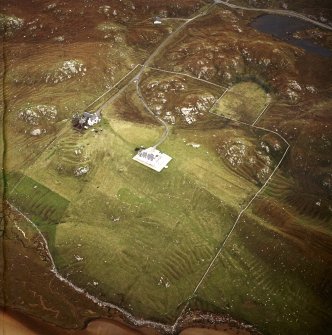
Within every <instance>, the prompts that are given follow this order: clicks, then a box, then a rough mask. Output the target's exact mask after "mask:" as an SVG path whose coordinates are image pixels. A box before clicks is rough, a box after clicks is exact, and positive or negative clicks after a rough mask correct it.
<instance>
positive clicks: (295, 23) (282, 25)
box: [251, 14, 332, 57]
mask: <svg viewBox="0 0 332 335" xmlns="http://www.w3.org/2000/svg"><path fill="white" fill-rule="evenodd" d="M251 26H252V27H253V28H255V29H256V30H258V31H260V32H263V33H266V34H271V35H273V36H274V37H277V38H279V39H281V40H283V41H285V42H287V43H290V44H292V45H295V46H297V47H300V48H302V49H305V50H306V51H308V52H310V53H314V54H316V55H319V56H322V57H332V50H330V49H328V48H325V47H323V46H320V45H318V44H315V43H314V42H312V41H309V40H304V39H297V38H294V37H293V36H292V35H293V33H295V32H297V31H302V30H307V29H312V28H316V26H314V25H313V24H311V23H309V22H306V21H304V20H301V19H297V18H294V17H289V16H284V15H276V14H267V15H262V16H259V17H258V18H257V19H256V20H254V21H253V22H252V23H251Z"/></svg>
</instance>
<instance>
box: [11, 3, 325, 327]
mask: <svg viewBox="0 0 332 335" xmlns="http://www.w3.org/2000/svg"><path fill="white" fill-rule="evenodd" d="M215 5H224V6H227V7H229V8H233V9H241V10H246V11H247V10H248V11H257V12H265V13H274V14H279V15H288V16H293V17H296V18H299V19H302V20H305V21H308V22H311V23H313V24H315V25H317V26H319V27H321V28H324V29H329V30H332V27H330V26H329V25H326V24H324V23H321V22H318V21H315V20H312V19H310V18H308V17H306V16H305V15H303V14H300V13H296V12H293V11H288V10H278V9H259V8H249V7H243V6H238V5H234V4H232V3H229V2H228V1H220V0H215V1H214V2H213V3H212V4H211V5H209V6H208V7H207V8H206V9H205V10H204V11H202V12H201V13H199V14H197V15H196V16H194V17H192V18H190V19H185V20H184V19H179V21H183V23H182V24H181V25H180V26H179V27H177V28H176V29H175V30H174V31H173V32H172V33H171V34H170V35H169V36H168V37H167V38H166V39H165V40H164V41H163V42H162V43H161V44H160V45H159V46H158V47H157V48H156V49H155V50H154V52H153V53H152V54H151V55H150V56H149V58H148V59H147V60H146V61H145V62H144V64H143V65H137V66H141V69H140V71H139V72H138V74H137V75H136V76H135V77H134V78H132V79H131V80H130V81H129V82H128V83H127V84H126V85H125V86H124V87H123V88H122V89H120V90H119V91H118V92H117V93H116V94H115V95H114V96H112V97H111V98H110V99H108V100H107V101H106V102H105V103H104V104H103V105H102V107H101V108H100V110H101V109H103V108H105V106H106V105H109V104H110V103H111V102H112V101H113V99H114V98H115V97H117V96H118V94H119V93H120V92H123V91H124V90H125V88H127V87H128V85H129V84H130V83H131V82H132V81H134V82H135V84H136V90H137V94H138V96H139V98H140V100H141V101H142V103H143V105H144V107H145V108H146V109H147V111H148V112H149V113H150V114H151V115H153V116H154V117H155V118H156V119H157V120H158V122H159V123H160V124H161V125H162V126H163V128H164V133H163V135H162V136H161V138H160V139H159V140H158V142H157V143H156V144H155V145H154V146H155V147H158V146H159V145H161V144H162V143H163V142H164V141H165V140H166V139H167V137H168V135H169V130H170V128H169V125H168V124H167V123H166V122H165V121H164V120H162V119H161V118H160V117H159V116H157V115H156V114H155V113H154V112H153V111H152V110H151V109H150V107H149V106H148V104H147V102H146V101H145V99H144V97H143V95H142V92H141V88H140V84H141V80H142V75H143V73H144V71H145V70H146V69H153V70H156V71H161V72H168V73H171V74H175V75H181V76H186V77H191V78H193V79H195V80H198V81H202V82H205V83H208V84H211V85H216V86H219V87H222V86H221V85H218V84H214V83H211V82H209V81H206V80H204V79H200V78H196V77H194V76H191V75H188V74H185V73H178V72H174V71H168V70H163V69H159V68H156V67H152V66H150V65H151V64H152V63H153V60H154V59H155V57H156V56H157V55H158V54H159V53H160V52H161V51H162V50H163V49H164V48H165V47H166V46H167V44H168V43H169V42H170V41H171V40H172V39H173V38H175V36H176V35H177V34H178V33H179V32H181V31H182V30H183V29H184V28H185V27H186V26H187V25H188V24H189V23H190V22H192V21H193V20H195V19H197V18H199V17H201V16H203V15H205V14H206V13H207V12H208V11H209V10H210V9H211V8H212V7H213V6H215ZM137 66H136V67H135V68H134V69H133V70H132V71H134V70H135V69H136V68H137ZM132 71H130V72H129V73H128V74H127V75H126V76H124V77H123V78H122V79H121V80H123V79H125V78H126V77H127V76H128V75H129V74H130V73H131V72H132ZM121 80H120V81H121ZM120 81H119V82H120ZM114 86H116V85H114ZM114 86H113V88H114ZM109 91H110V90H108V91H106V92H105V93H103V95H102V96H100V97H99V98H97V99H96V100H95V101H94V102H93V103H95V102H96V101H98V99H100V98H101V97H104V96H105V95H106V94H107V93H108V92H109ZM226 92H227V90H226V91H225V92H224V93H223V94H225V93H226ZM222 96H223V95H221V96H220V97H219V99H218V100H217V101H219V100H220V98H222ZM93 103H92V104H93ZM92 104H91V105H92ZM213 107H214V105H213V106H211V109H210V110H209V112H211V110H212V108H213ZM267 107H268V106H266V107H265V108H264V110H262V112H261V113H260V114H259V116H258V118H257V119H256V120H255V121H254V123H253V124H248V123H245V122H240V123H242V124H245V125H247V126H251V127H254V128H257V129H262V130H265V131H268V132H271V133H274V134H276V135H278V136H279V137H280V138H281V139H282V140H283V141H284V142H285V144H286V145H287V148H286V149H285V151H284V153H283V156H282V158H281V159H280V161H279V163H278V164H277V165H276V166H275V169H274V170H273V171H272V173H271V175H270V176H269V177H268V178H267V180H266V182H265V183H264V185H263V186H262V187H261V188H260V189H259V190H258V192H257V193H256V194H255V195H254V196H253V197H252V198H251V200H250V201H249V202H248V204H247V205H246V206H245V207H244V208H243V209H242V210H241V211H240V213H239V215H238V217H237V219H236V220H235V222H234V224H233V226H232V228H231V230H230V231H229V232H228V234H227V235H226V237H225V239H224V240H223V241H222V242H221V244H220V247H219V249H218V250H217V252H216V254H215V255H214V257H213V258H212V259H211V261H210V263H209V265H208V267H207V268H206V269H205V271H204V273H203V275H202V277H201V278H200V281H199V282H198V283H197V284H196V285H195V289H194V290H193V292H192V294H191V295H190V296H189V297H188V299H187V301H186V303H185V305H184V307H183V309H182V311H181V313H180V315H179V316H178V318H177V320H176V322H175V323H174V324H173V325H172V326H169V325H164V324H160V323H156V322H152V321H148V320H141V319H137V318H135V317H134V316H133V315H131V314H130V313H129V312H127V311H125V310H123V309H122V308H120V307H118V306H115V305H113V304H111V303H108V302H104V301H101V300H99V299H97V298H96V297H94V296H92V295H90V294H89V293H88V292H85V291H84V290H82V289H81V288H79V287H77V286H75V285H74V284H73V283H71V282H70V281H69V280H67V279H65V278H64V277H62V276H61V274H59V273H58V271H57V269H56V266H55V264H54V261H53V258H52V255H51V253H50V251H49V248H48V244H47V241H46V239H45V237H44V236H43V234H42V233H41V232H40V230H39V228H38V227H37V225H35V224H34V222H32V221H31V220H30V219H29V218H28V217H26V216H25V215H24V214H23V213H21V212H20V211H19V209H17V208H15V207H14V206H13V205H12V204H10V206H11V207H12V208H13V209H14V210H16V211H18V212H20V213H21V214H22V215H23V217H24V218H25V219H26V220H27V221H28V222H30V223H31V224H32V225H33V226H34V228H35V229H36V230H37V231H38V232H39V234H40V236H41V239H42V240H43V244H44V245H45V249H46V250H47V253H48V254H49V258H50V263H51V270H52V272H53V273H54V274H55V275H56V277H57V278H59V279H60V280H62V281H64V282H66V283H67V284H68V285H69V286H70V287H72V288H73V289H75V290H76V291H78V292H81V293H82V294H85V296H87V297H88V298H89V299H90V300H92V301H94V302H95V303H97V304H98V305H102V306H105V307H110V308H113V309H116V310H118V311H119V312H120V313H121V314H123V315H124V316H125V317H126V318H127V319H128V320H130V322H131V323H132V324H134V325H136V326H143V325H144V326H150V327H155V328H161V329H163V330H164V331H167V332H171V333H175V332H176V331H177V327H178V324H179V322H180V320H181V317H183V315H184V313H185V312H186V310H187V307H188V305H189V301H190V299H191V298H192V297H194V295H195V294H196V292H197V290H198V289H199V287H200V286H201V284H202V282H203V281H204V280H205V278H206V276H207V275H208V274H209V272H210V270H211V268H212V267H213V265H214V264H215V262H216V260H217V259H218V257H219V255H220V254H221V252H222V250H223V248H224V246H225V244H226V243H227V241H228V239H229V237H230V236H231V234H232V233H233V231H234V229H235V228H236V226H237V224H238V223H239V221H240V218H241V217H242V214H243V213H244V212H245V211H246V210H247V209H248V207H249V206H250V205H251V204H252V202H253V201H254V200H255V199H256V197H257V196H258V195H259V194H260V193H261V192H262V190H263V189H264V188H265V187H266V185H267V184H268V183H269V181H270V180H271V178H272V177H273V176H274V174H275V172H276V171H277V170H278V169H279V167H280V165H281V164H282V162H283V160H284V158H285V157H286V155H287V152H288V150H289V148H290V145H289V143H288V142H287V140H286V139H285V138H284V137H282V136H281V135H280V134H278V133H276V132H274V131H272V130H269V129H265V128H261V127H258V126H256V125H255V124H256V122H257V120H258V119H259V118H260V116H261V115H262V114H263V113H264V112H265V111H266V109H267ZM232 121H234V122H238V121H236V120H232ZM17 229H18V230H19V231H20V232H21V233H22V234H23V236H25V234H24V231H23V230H22V229H21V228H20V227H19V226H17Z"/></svg>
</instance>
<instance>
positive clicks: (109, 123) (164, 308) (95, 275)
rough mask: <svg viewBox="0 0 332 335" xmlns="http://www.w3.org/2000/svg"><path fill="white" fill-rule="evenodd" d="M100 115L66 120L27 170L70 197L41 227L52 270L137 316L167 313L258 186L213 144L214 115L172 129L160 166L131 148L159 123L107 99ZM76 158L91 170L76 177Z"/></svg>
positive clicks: (167, 316) (217, 133) (219, 131)
mask: <svg viewBox="0 0 332 335" xmlns="http://www.w3.org/2000/svg"><path fill="white" fill-rule="evenodd" d="M123 96H124V97H126V96H127V92H124V93H123ZM120 98H121V97H119V99H120ZM131 99H133V100H134V101H135V102H134V104H136V106H137V109H141V108H142V106H139V105H138V100H137V99H136V98H134V97H131ZM104 116H105V118H106V119H105V120H104V123H103V125H102V129H103V130H102V131H98V132H93V131H91V130H90V131H87V132H86V133H84V134H79V133H70V131H69V129H68V131H67V132H66V133H65V134H66V135H65V136H63V137H62V138H61V139H60V140H59V141H58V142H56V144H55V145H54V146H53V147H51V148H49V149H48V150H46V151H45V152H44V153H43V154H42V155H41V156H40V158H39V159H38V160H37V162H36V163H35V164H34V165H33V166H31V167H30V168H28V169H27V170H26V171H25V173H26V174H27V175H29V176H30V177H31V178H35V179H36V180H38V181H39V182H41V183H43V184H44V185H46V186H47V187H49V188H51V189H52V190H55V191H56V192H58V193H59V194H61V196H62V197H65V198H67V199H68V200H69V201H70V205H69V207H68V210H67V212H66V214H65V217H64V218H63V219H62V221H61V223H60V224H58V225H57V226H56V230H55V231H54V232H53V234H54V235H53V236H52V237H51V236H48V238H52V240H54V244H53V243H51V252H52V254H53V255H54V260H55V263H56V265H57V267H58V269H59V271H60V272H61V273H62V274H63V275H64V276H65V277H67V278H68V279H70V280H71V281H73V282H74V283H75V284H77V285H78V286H80V287H83V288H85V289H87V290H88V291H89V292H91V293H93V294H94V295H96V296H98V297H99V298H100V299H102V300H107V301H111V302H113V303H115V304H118V305H120V306H122V307H125V308H126V309H127V310H129V311H131V312H132V313H133V314H134V315H136V316H139V317H143V318H148V319H153V320H158V321H162V322H167V323H171V322H173V321H174V319H175V318H176V317H177V315H178V313H179V311H180V310H181V307H182V306H183V304H184V303H185V302H186V300H187V299H188V298H189V297H190V295H191V293H192V291H193V289H194V288H195V285H196V283H197V282H198V281H199V280H200V278H201V276H202V275H203V273H204V271H205V269H206V268H207V266H208V264H209V261H210V260H211V259H212V258H213V256H214V254H215V253H216V251H217V249H218V247H219V245H220V243H221V241H222V240H223V239H224V238H225V236H226V234H227V233H228V232H229V230H230V229H231V226H232V225H233V223H234V221H235V219H236V217H237V215H238V212H239V210H240V209H241V208H242V207H243V206H244V204H245V203H247V201H248V199H249V198H250V197H251V196H252V195H253V194H254V193H255V192H257V190H258V187H257V186H256V185H255V184H253V183H252V182H249V181H246V180H245V179H243V178H241V177H239V176H238V175H237V174H236V173H234V171H232V169H230V167H229V166H227V165H226V164H225V163H224V162H223V160H222V159H221V157H220V156H219V155H218V154H217V152H216V148H215V147H214V142H215V138H219V137H222V136H224V135H223V134H224V132H225V124H224V123H223V122H222V121H221V120H220V121H219V122H214V123H213V124H214V126H213V129H208V130H206V129H204V125H202V126H201V127H197V128H196V129H194V128H193V129H190V127H189V128H185V129H181V128H179V129H174V130H173V132H172V133H171V134H170V137H169V139H168V140H167V141H166V142H165V143H164V145H163V147H162V148H161V150H164V151H165V152H167V153H168V154H169V155H171V156H172V157H173V158H174V160H173V161H171V163H170V164H169V169H166V170H164V171H163V172H162V173H159V174H158V173H156V172H154V171H152V170H150V169H148V168H146V167H144V166H141V165H140V164H138V163H136V162H134V161H133V160H132V159H131V158H132V156H133V154H134V151H133V149H134V148H135V147H136V146H139V145H147V146H148V145H151V144H153V143H155V141H156V139H158V137H159V136H160V134H161V131H162V129H161V128H159V127H158V126H155V125H150V126H149V125H140V124H137V123H132V122H128V121H124V120H123V119H121V118H119V117H118V116H117V111H116V109H115V108H114V107H112V106H111V107H109V109H108V110H107V111H106V112H105V113H104ZM98 128H99V127H98ZM238 131H239V130H236V129H235V130H234V132H238ZM239 134H241V132H240V133H239ZM239 136H243V134H241V135H239ZM247 136H253V139H252V140H253V141H254V139H255V137H254V136H255V135H254V134H253V133H250V132H248V133H247ZM194 141H198V143H200V145H201V146H200V147H199V148H194V147H192V146H191V145H187V144H190V143H193V142H194ZM255 141H259V136H257V139H256V140H255ZM78 148H79V150H80V154H79V155H76V154H74V152H75V150H78ZM79 166H89V172H88V173H87V174H86V175H82V176H80V177H75V176H74V171H75V168H77V167H79Z"/></svg>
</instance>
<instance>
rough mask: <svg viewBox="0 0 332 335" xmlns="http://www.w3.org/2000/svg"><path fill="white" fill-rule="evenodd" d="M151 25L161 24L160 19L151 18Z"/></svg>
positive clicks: (157, 17)
mask: <svg viewBox="0 0 332 335" xmlns="http://www.w3.org/2000/svg"><path fill="white" fill-rule="evenodd" d="M153 24H162V21H161V18H160V17H159V16H156V17H155V18H153Z"/></svg>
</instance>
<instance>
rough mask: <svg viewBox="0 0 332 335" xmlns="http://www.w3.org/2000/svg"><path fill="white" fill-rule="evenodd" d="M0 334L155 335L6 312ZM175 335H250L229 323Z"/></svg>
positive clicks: (0, 314)
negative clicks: (57, 322) (57, 323)
mask: <svg viewBox="0 0 332 335" xmlns="http://www.w3.org/2000/svg"><path fill="white" fill-rule="evenodd" d="M0 325H1V326H0V335H4V334H6V335H45V334H47V335H114V334H116V335H158V334H159V333H158V332H157V331H156V330H155V329H153V328H141V329H134V328H132V327H130V326H128V325H125V324H124V323H122V322H120V321H115V320H108V319H104V318H100V319H96V320H93V321H90V322H89V323H88V324H87V326H86V328H85V329H81V330H74V329H72V330H70V329H64V328H61V327H56V326H54V325H50V324H48V323H46V322H43V321H41V320H39V319H36V318H34V317H31V316H27V315H25V314H22V313H20V312H18V311H13V310H9V309H5V310H3V309H1V310H0ZM179 335H250V332H249V331H247V330H244V329H239V328H237V327H234V326H232V325H229V324H222V325H214V326H213V328H206V327H202V326H197V327H195V326H188V327H186V328H185V329H183V330H182V331H181V332H180V333H179Z"/></svg>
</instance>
